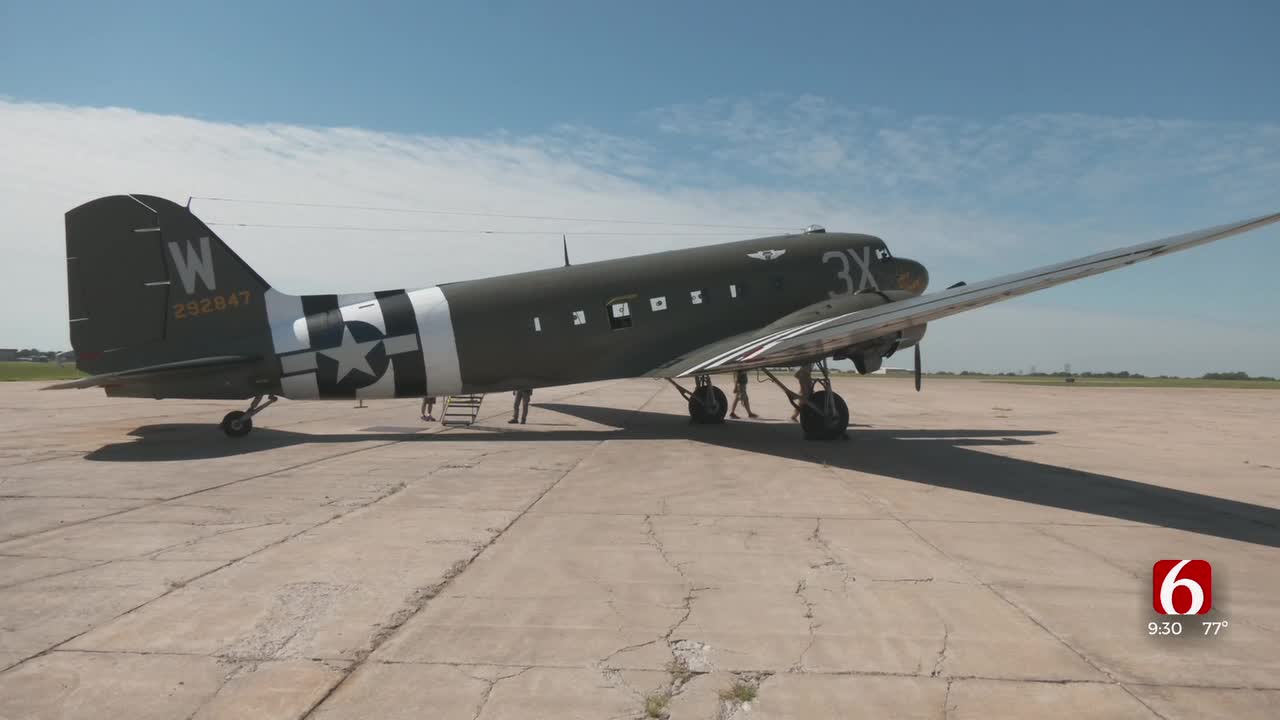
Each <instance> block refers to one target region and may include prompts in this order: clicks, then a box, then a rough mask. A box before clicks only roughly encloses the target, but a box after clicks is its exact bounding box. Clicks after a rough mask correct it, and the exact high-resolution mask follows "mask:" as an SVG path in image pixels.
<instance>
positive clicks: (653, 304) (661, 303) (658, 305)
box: [649, 296, 667, 312]
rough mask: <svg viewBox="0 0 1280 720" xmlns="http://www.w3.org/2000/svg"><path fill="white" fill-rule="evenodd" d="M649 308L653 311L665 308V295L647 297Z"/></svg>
mask: <svg viewBox="0 0 1280 720" xmlns="http://www.w3.org/2000/svg"><path fill="white" fill-rule="evenodd" d="M649 309H650V310H652V311H654V312H660V311H662V310H666V309H667V298H666V297H665V296H663V297H655V298H649Z"/></svg>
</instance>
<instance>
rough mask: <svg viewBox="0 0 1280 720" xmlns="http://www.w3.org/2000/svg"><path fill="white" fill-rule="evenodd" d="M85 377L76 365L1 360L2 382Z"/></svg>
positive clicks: (0, 377)
mask: <svg viewBox="0 0 1280 720" xmlns="http://www.w3.org/2000/svg"><path fill="white" fill-rule="evenodd" d="M78 377H84V373H82V372H80V371H79V370H76V367H75V366H74V365H63V366H62V367H58V366H57V365H56V364H54V363H38V362H0V382H2V381H7V380H75V379H76V378H78Z"/></svg>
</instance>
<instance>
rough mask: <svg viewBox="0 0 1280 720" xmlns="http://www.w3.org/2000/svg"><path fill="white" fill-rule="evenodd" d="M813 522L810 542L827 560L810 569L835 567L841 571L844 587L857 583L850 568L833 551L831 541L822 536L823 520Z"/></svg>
mask: <svg viewBox="0 0 1280 720" xmlns="http://www.w3.org/2000/svg"><path fill="white" fill-rule="evenodd" d="M813 520H814V524H813V534H812V535H810V536H809V541H810V542H812V543H813V544H814V545H817V546H818V548H819V549H820V550H821V551H822V554H823V556H824V557H825V558H826V559H825V560H824V561H823V562H821V563H819V564H818V565H810V566H809V569H811V570H817V569H819V568H830V567H834V568H837V569H839V571H840V578H841V582H842V584H843V585H845V586H847V585H848V584H849V583H852V582H857V581H858V579H857V578H856V577H854V576H853V573H851V572H849V566H848V565H846V564H845V563H844V562H843V561H841V560H840V558H838V557H836V554H835V551H834V550H832V549H831V541H829V540H827V539H826V538H825V537H823V536H822V518H820V517H817V518H814V519H813Z"/></svg>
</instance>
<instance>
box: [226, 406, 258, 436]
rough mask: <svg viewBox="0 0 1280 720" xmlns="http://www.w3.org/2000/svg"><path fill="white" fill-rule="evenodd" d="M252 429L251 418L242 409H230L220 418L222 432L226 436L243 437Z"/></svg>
mask: <svg viewBox="0 0 1280 720" xmlns="http://www.w3.org/2000/svg"><path fill="white" fill-rule="evenodd" d="M252 429H253V418H252V417H249V414H248V413H246V412H244V411H243V410H232V411H231V412H229V413H227V416H226V417H224V418H222V432H224V433H226V434H227V436H228V437H244V436H245V435H248V434H249V431H250V430H252Z"/></svg>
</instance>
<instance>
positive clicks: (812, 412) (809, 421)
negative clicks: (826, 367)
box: [800, 390, 849, 440]
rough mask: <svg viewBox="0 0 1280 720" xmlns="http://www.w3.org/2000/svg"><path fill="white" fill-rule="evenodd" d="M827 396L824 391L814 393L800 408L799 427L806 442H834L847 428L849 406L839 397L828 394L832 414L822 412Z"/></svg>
mask: <svg viewBox="0 0 1280 720" xmlns="http://www.w3.org/2000/svg"><path fill="white" fill-rule="evenodd" d="M827 394H828V391H826V390H819V391H818V392H815V393H814V394H813V395H811V396H810V397H809V402H808V403H806V404H805V405H803V406H802V407H801V408H800V427H801V428H803V429H804V436H805V438H806V439H808V440H835V439H836V438H838V437H841V436H843V435H844V431H845V430H846V429H848V427H849V406H848V405H846V404H845V402H844V398H842V397H840V396H839V395H836V394H835V393H830V394H831V399H832V410H834V412H833V413H832V414H831V415H827V414H826V413H824V412H822V409H825V408H826V407H827ZM815 407H816V408H819V409H814V408H815Z"/></svg>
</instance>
